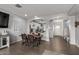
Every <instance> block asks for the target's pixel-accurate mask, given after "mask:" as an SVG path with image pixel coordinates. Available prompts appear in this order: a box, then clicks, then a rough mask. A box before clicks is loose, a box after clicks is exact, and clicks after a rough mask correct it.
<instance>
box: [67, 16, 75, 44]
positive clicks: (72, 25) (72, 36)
mask: <svg viewBox="0 0 79 59" xmlns="http://www.w3.org/2000/svg"><path fill="white" fill-rule="evenodd" d="M69 20H70V23H69V31H70V43H71V44H74V45H75V44H76V42H75V41H76V40H75V17H74V16H70V17H69Z"/></svg>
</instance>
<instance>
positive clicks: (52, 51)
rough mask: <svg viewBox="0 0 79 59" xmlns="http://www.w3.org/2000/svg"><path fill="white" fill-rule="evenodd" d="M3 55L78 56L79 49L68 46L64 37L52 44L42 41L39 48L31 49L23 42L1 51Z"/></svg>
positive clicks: (51, 42)
mask: <svg viewBox="0 0 79 59" xmlns="http://www.w3.org/2000/svg"><path fill="white" fill-rule="evenodd" d="M0 54H1V55H67V54H68V55H71V54H72V55H74V54H75V55H77V54H79V48H77V47H76V46H73V45H69V44H67V42H66V41H65V40H64V39H63V38H62V37H58V36H57V37H56V36H55V37H54V38H53V39H50V42H46V41H42V42H41V45H40V46H39V47H34V48H29V47H27V46H23V45H21V42H18V43H15V44H13V45H11V47H10V48H4V49H1V50H0Z"/></svg>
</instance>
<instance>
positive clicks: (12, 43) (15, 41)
mask: <svg viewBox="0 0 79 59" xmlns="http://www.w3.org/2000/svg"><path fill="white" fill-rule="evenodd" d="M19 41H21V40H18V41H14V42H11V43H10V44H15V43H17V42H19Z"/></svg>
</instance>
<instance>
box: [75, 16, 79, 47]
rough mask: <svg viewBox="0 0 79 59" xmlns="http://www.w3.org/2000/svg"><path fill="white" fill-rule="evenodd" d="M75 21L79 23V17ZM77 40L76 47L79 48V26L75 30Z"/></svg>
mask: <svg viewBox="0 0 79 59" xmlns="http://www.w3.org/2000/svg"><path fill="white" fill-rule="evenodd" d="M75 17H76V19H75V21H79V15H76V16H75ZM75 36H76V37H75V39H76V45H77V46H78V47H79V26H78V27H76V28H75Z"/></svg>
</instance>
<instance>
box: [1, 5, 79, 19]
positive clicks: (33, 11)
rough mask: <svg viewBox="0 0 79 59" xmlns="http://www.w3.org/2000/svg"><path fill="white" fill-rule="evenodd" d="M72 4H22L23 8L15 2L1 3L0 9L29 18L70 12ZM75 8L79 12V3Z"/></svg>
mask: <svg viewBox="0 0 79 59" xmlns="http://www.w3.org/2000/svg"><path fill="white" fill-rule="evenodd" d="M72 6H73V4H22V8H16V7H15V5H14V4H0V9H3V10H6V11H8V12H10V13H13V14H16V15H18V16H21V17H23V18H26V19H29V18H32V17H34V16H38V17H42V16H50V15H55V14H60V13H68V12H69V10H70V9H71V8H72ZM75 9H76V10H75ZM75 9H74V10H73V12H72V13H75V12H76V11H77V12H79V5H77V6H76V7H75ZM72 13H70V14H72ZM25 14H27V16H25Z"/></svg>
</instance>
